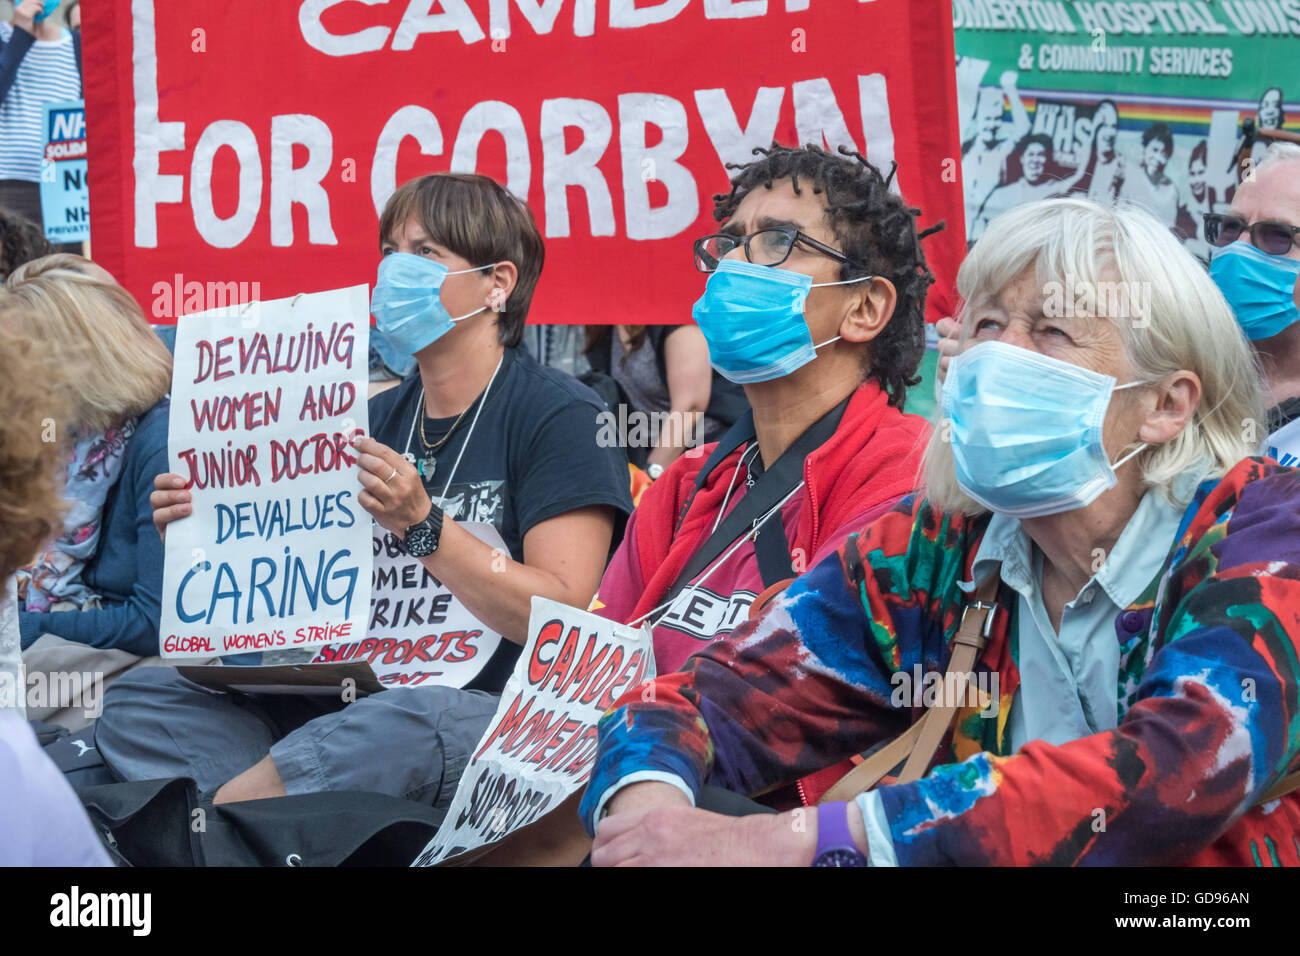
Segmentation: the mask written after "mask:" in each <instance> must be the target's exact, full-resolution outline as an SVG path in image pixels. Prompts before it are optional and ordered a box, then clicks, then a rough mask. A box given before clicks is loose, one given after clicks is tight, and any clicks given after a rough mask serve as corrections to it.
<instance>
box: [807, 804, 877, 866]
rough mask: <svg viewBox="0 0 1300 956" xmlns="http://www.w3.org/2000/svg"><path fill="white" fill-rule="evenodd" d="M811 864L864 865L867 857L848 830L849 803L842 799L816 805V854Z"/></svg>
mask: <svg viewBox="0 0 1300 956" xmlns="http://www.w3.org/2000/svg"><path fill="white" fill-rule="evenodd" d="M812 865H813V866H866V865H867V858H866V857H865V856H863V855H862V851H861V850H859V849H858V848H857V846H856V845H855V844H854V843H853V834H852V833H850V832H849V805H848V804H847V803H845V802H844V801H842V800H841V801H839V802H837V803H822V804H819V805H818V806H817V855H816V856H814V857H813V862H812Z"/></svg>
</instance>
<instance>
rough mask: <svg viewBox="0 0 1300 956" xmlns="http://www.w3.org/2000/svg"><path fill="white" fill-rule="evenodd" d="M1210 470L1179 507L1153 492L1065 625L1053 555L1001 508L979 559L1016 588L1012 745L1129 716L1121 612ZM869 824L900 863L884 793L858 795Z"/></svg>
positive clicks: (1186, 483)
mask: <svg viewBox="0 0 1300 956" xmlns="http://www.w3.org/2000/svg"><path fill="white" fill-rule="evenodd" d="M1205 471H1206V469H1205V468H1204V467H1201V468H1193V469H1190V470H1189V471H1187V472H1184V473H1183V474H1182V475H1180V476H1179V477H1178V479H1177V480H1176V481H1175V483H1174V496H1175V497H1176V498H1177V499H1178V500H1179V501H1180V502H1184V504H1183V505H1181V506H1180V505H1174V504H1171V503H1170V502H1169V500H1168V499H1167V498H1166V497H1165V496H1164V495H1163V494H1162V493H1161V492H1159V491H1156V490H1149V491H1148V492H1147V493H1146V494H1145V495H1143V496H1142V500H1141V501H1140V502H1139V503H1138V507H1137V511H1135V512H1134V514H1133V517H1132V518H1130V519H1129V522H1128V524H1127V525H1125V527H1124V531H1123V532H1122V533H1121V534H1120V536H1119V540H1117V541H1116V542H1115V547H1114V548H1113V549H1112V550H1111V552H1110V554H1108V555H1101V554H1098V555H1097V559H1098V560H1102V559H1103V558H1104V563H1103V564H1102V565H1101V567H1100V569H1099V570H1098V571H1097V572H1096V573H1095V574H1094V575H1093V576H1092V577H1091V578H1090V579H1089V580H1088V582H1087V583H1086V584H1085V585H1084V586H1083V588H1082V589H1081V590H1080V591H1079V593H1078V594H1077V595H1076V596H1075V598H1074V600H1072V601H1070V602H1069V603H1068V604H1066V605H1065V608H1064V609H1063V610H1062V612H1061V628H1060V632H1059V633H1058V632H1057V630H1056V629H1055V628H1053V627H1052V623H1051V621H1050V620H1049V619H1048V616H1047V609H1046V606H1045V605H1044V604H1043V595H1042V581H1043V553H1042V551H1040V550H1039V549H1038V548H1037V547H1036V546H1035V545H1034V543H1033V541H1031V540H1030V538H1029V535H1028V534H1027V533H1025V530H1024V528H1022V527H1021V524H1020V519H1018V518H1008V517H1006V516H1004V515H999V514H995V515H993V517H992V518H991V519H990V520H989V524H988V529H987V530H986V531H985V532H984V538H983V540H982V541H981V542H980V547H979V550H978V551H977V552H976V554H975V561H974V563H973V566H972V577H973V578H974V580H976V581H982V580H984V578H985V576H986V575H987V574H989V573H991V572H992V571H993V570H994V567H995V566H997V565H999V564H1000V565H1001V574H1002V581H1003V582H1004V583H1005V584H1006V585H1007V586H1008V587H1010V588H1011V589H1012V590H1014V591H1015V592H1016V593H1017V594H1018V595H1019V598H1018V599H1017V602H1016V616H1015V620H1016V635H1017V638H1018V642H1019V648H1018V653H1017V655H1016V666H1017V668H1018V669H1019V671H1020V686H1019V687H1017V688H1016V693H1015V696H1014V697H1013V698H1012V701H1011V713H1010V715H1009V716H1008V727H1009V730H1010V733H1011V746H1012V748H1013V749H1014V750H1019V749H1020V748H1021V747H1022V746H1024V745H1025V744H1026V743H1028V742H1029V741H1031V740H1043V741H1046V742H1047V743H1049V744H1053V745H1060V744H1063V743H1067V742H1068V741H1071V740H1077V739H1079V738H1080V737H1087V736H1088V735H1090V734H1095V733H1100V732H1102V731H1106V730H1113V729H1114V728H1115V727H1116V725H1117V724H1118V723H1119V716H1118V715H1119V654H1120V645H1119V639H1118V637H1117V636H1116V631H1115V619H1116V617H1118V615H1119V614H1120V613H1121V612H1122V611H1123V610H1124V609H1125V608H1127V607H1128V606H1129V605H1131V604H1133V602H1135V601H1136V600H1137V599H1138V598H1139V597H1141V596H1142V592H1143V591H1145V590H1146V588H1147V585H1149V584H1150V583H1151V582H1152V580H1154V579H1155V577H1156V575H1158V574H1159V573H1160V571H1161V569H1162V568H1163V567H1164V563H1165V558H1166V557H1167V556H1168V554H1169V550H1170V548H1172V547H1173V544H1174V536H1175V535H1176V534H1177V533H1178V525H1179V523H1180V522H1181V520H1182V517H1183V512H1184V511H1185V510H1186V504H1185V503H1187V502H1190V501H1191V498H1192V495H1193V493H1194V492H1195V490H1196V486H1197V484H1199V482H1200V480H1201V478H1202V477H1203V476H1204V474H1205ZM857 801H858V807H859V808H860V809H861V810H862V816H863V820H864V821H865V823H866V827H867V838H868V841H869V844H870V854H869V860H870V862H871V864H872V865H874V866H897V865H898V859H897V857H896V855H895V853H894V843H893V839H892V838H891V837H890V835H889V823H888V820H887V819H886V817H885V813H884V808H883V806H882V804H881V800H880V795H879V794H878V793H876V792H875V791H871V792H868V793H864V794H862V795H860V796H859V797H858V798H857Z"/></svg>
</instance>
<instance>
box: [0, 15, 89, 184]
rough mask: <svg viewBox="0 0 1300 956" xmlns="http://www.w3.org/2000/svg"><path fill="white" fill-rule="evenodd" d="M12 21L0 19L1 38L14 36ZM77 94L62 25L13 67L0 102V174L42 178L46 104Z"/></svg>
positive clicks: (74, 64) (72, 58)
mask: <svg viewBox="0 0 1300 956" xmlns="http://www.w3.org/2000/svg"><path fill="white" fill-rule="evenodd" d="M13 33H14V27H13V24H11V23H0V40H2V41H4V42H5V43H8V42H9V40H10V38H11V37H12V36H13ZM79 99H81V75H80V73H78V72H77V58H76V54H75V53H74V52H73V49H72V34H71V33H69V32H68V31H67V30H64V31H63V35H62V36H61V37H59V39H57V40H53V41H42V40H37V41H36V42H35V43H33V44H32V46H31V49H29V50H28V51H27V55H26V56H24V57H23V59H22V62H21V63H20V64H19V66H18V73H17V75H16V76H15V77H14V83H13V86H11V87H10V88H9V92H8V94H6V96H5V98H4V102H3V103H0V179H22V180H26V181H27V182H30V183H36V182H40V180H41V157H42V155H43V154H44V150H45V132H44V128H43V126H44V117H43V114H42V110H41V107H42V106H43V105H44V104H46V103H58V102H63V101H66V100H79Z"/></svg>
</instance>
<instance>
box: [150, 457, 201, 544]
mask: <svg viewBox="0 0 1300 956" xmlns="http://www.w3.org/2000/svg"><path fill="white" fill-rule="evenodd" d="M153 487H154V490H153V493H152V494H150V495H149V504H150V505H152V506H153V525H154V527H155V528H157V529H158V537H160V538H162V539H163V540H164V541H166V540H167V525H169V524H171V522H173V521H175V520H176V519H177V518H184V517H185V516H186V515H188V514H189V513H190V510H191V507H190V493H189V491H188V490H186V487H185V479H184V478H182V477H181V476H180V475H177V474H173V473H172V472H167V473H166V474H164V475H158V476H157V477H156V478H154V480H153Z"/></svg>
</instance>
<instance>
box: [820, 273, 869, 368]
mask: <svg viewBox="0 0 1300 956" xmlns="http://www.w3.org/2000/svg"><path fill="white" fill-rule="evenodd" d="M874 278H875V276H862V277H860V278H857V279H845V280H843V281H842V282H816V283H813V285H812V288H814V289H821V288H824V287H826V286H828V285H853V284H854V283H855V282H866V281H867V280H868V279H874ZM843 337H844V336H842V335H837V336H835V338H833V339H827V340H826V341H825V342H822V343H821V344H820V345H814V346H813V351H814V352H816V351H817V350H818V349H821V348H825V347H826V346H828V345H830V344H831V343H832V342H838V341H839V340H840V339H842V338H843Z"/></svg>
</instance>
